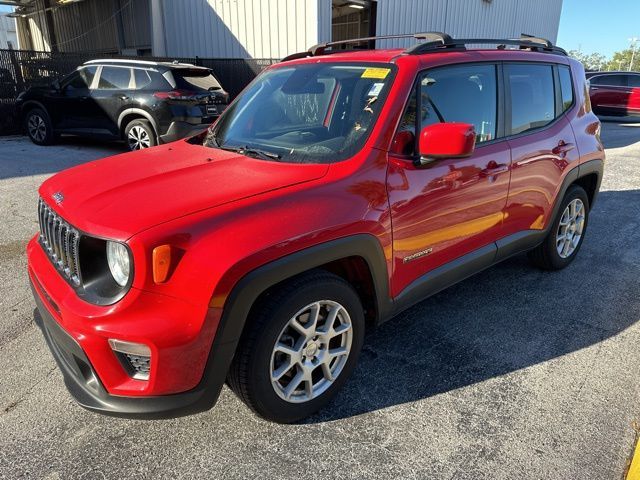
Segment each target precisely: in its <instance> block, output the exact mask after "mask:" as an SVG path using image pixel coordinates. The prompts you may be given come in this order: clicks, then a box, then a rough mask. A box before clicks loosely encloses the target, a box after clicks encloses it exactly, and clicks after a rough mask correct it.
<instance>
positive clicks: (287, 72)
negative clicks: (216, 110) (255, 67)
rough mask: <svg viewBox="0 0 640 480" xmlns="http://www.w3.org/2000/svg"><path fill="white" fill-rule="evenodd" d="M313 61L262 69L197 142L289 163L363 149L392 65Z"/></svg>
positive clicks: (332, 159)
mask: <svg viewBox="0 0 640 480" xmlns="http://www.w3.org/2000/svg"><path fill="white" fill-rule="evenodd" d="M393 68H394V67H393V66H392V65H388V64H382V65H381V66H380V65H379V66H370V65H362V64H358V65H353V64H347V63H316V64H303V65H297V66H294V67H282V68H274V69H271V70H267V71H266V72H264V73H263V74H262V75H260V76H259V77H258V78H257V79H256V80H255V81H254V82H253V83H252V84H251V85H250V86H249V87H247V89H246V90H245V91H244V93H243V94H242V95H241V97H239V98H238V99H237V100H236V101H235V102H234V103H233V105H232V106H231V107H230V108H228V109H227V111H226V112H225V113H224V114H223V115H222V117H220V120H219V121H218V122H217V123H216V124H215V126H214V127H213V128H212V129H211V130H210V131H209V133H208V134H207V136H206V137H205V139H204V145H205V146H208V147H214V148H225V149H230V150H238V151H240V152H241V153H243V154H245V155H251V154H252V153H253V154H256V155H255V156H257V157H259V158H264V159H278V160H280V161H284V162H296V163H331V162H335V161H339V160H344V159H345V158H348V157H350V156H352V155H353V154H354V153H356V152H357V151H358V150H360V149H361V148H362V145H363V144H364V142H365V140H366V138H367V136H368V134H369V132H370V131H371V129H372V128H373V125H374V123H375V120H376V118H377V116H378V113H379V112H380V110H381V108H382V105H383V101H384V98H385V97H386V94H387V91H388V90H389V87H390V84H391V81H392V77H393V74H392V69H393Z"/></svg>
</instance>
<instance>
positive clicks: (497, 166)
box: [480, 160, 509, 177]
mask: <svg viewBox="0 0 640 480" xmlns="http://www.w3.org/2000/svg"><path fill="white" fill-rule="evenodd" d="M508 171H509V167H507V165H505V164H504V163H498V162H496V161H495V160H491V161H490V162H489V163H487V166H486V167H485V168H483V169H482V170H480V176H481V177H493V176H495V175H499V174H501V173H505V172H508Z"/></svg>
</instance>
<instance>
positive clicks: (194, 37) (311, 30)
mask: <svg viewBox="0 0 640 480" xmlns="http://www.w3.org/2000/svg"><path fill="white" fill-rule="evenodd" d="M162 9H163V13H164V15H163V18H164V31H165V46H166V55H168V56H185V55H189V56H193V55H197V56H200V57H222V58H282V57H284V56H286V55H288V54H290V53H293V52H298V51H301V50H306V49H307V48H309V46H311V45H313V44H315V43H317V41H318V35H319V28H321V29H328V31H329V32H330V31H331V2H330V0H329V1H328V0H180V1H176V0H173V1H172V0H165V1H164V2H163V5H162ZM319 18H320V19H321V20H322V21H321V22H319V21H318V19H319ZM320 25H321V27H320ZM325 34H326V32H325Z"/></svg>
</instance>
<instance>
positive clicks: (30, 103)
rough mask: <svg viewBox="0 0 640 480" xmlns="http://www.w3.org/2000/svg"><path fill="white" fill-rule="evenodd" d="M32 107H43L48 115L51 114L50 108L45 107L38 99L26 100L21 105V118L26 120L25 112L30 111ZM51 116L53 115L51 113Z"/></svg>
mask: <svg viewBox="0 0 640 480" xmlns="http://www.w3.org/2000/svg"><path fill="white" fill-rule="evenodd" d="M31 108H41V109H42V110H44V111H45V112H46V113H47V115H49V110H47V107H45V106H44V104H43V103H42V102H40V101H38V100H25V102H24V103H23V104H22V105H21V106H20V117H21V120H24V114H25V112H28V111H29V110H30V109H31ZM49 117H51V115H49Z"/></svg>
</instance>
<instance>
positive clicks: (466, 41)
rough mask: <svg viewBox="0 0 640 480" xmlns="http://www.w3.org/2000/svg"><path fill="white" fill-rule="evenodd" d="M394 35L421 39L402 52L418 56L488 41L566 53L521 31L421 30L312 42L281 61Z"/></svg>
mask: <svg viewBox="0 0 640 480" xmlns="http://www.w3.org/2000/svg"><path fill="white" fill-rule="evenodd" d="M395 38H415V39H416V40H424V42H422V43H416V44H415V45H413V46H411V47H409V48H407V49H406V50H405V53H407V54H409V55H421V54H423V53H433V52H439V51H442V50H445V49H447V50H448V49H466V46H467V45H471V44H492V45H497V48H498V49H499V50H504V49H505V48H506V47H507V45H511V46H517V47H520V49H522V50H531V51H538V52H549V53H556V54H559V55H565V56H566V55H567V52H566V51H565V50H564V49H562V48H560V47H557V46H555V45H554V44H553V43H551V41H549V40H547V39H546V38H541V37H534V36H532V35H527V34H525V33H523V34H521V35H520V38H507V39H503V38H452V37H451V36H450V35H447V34H446V33H442V32H423V33H404V34H398V35H381V36H377V37H363V38H353V39H350V40H338V41H335V42H327V43H319V44H317V45H314V46H313V47H311V48H310V49H309V50H307V51H306V52H298V53H293V54H291V55H289V56H287V57H285V58H283V59H282V60H281V61H282V62H286V61H288V60H295V59H298V58H305V57H315V56H318V55H325V54H327V53H335V52H339V51H340V50H339V49H335V48H333V47H336V46H339V45H357V44H359V43H365V42H373V41H376V40H390V39H395Z"/></svg>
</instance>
